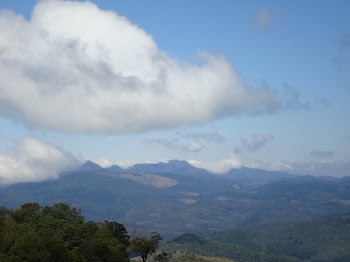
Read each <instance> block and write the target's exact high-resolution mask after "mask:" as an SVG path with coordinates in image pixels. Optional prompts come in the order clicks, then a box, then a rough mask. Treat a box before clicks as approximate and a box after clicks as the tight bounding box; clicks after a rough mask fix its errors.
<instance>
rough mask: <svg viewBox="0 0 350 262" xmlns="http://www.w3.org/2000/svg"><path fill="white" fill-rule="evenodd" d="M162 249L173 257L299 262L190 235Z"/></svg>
mask: <svg viewBox="0 0 350 262" xmlns="http://www.w3.org/2000/svg"><path fill="white" fill-rule="evenodd" d="M160 249H161V250H165V251H166V252H168V253H172V256H174V255H173V254H175V255H179V256H191V255H195V256H197V255H200V256H205V257H223V258H227V259H232V260H235V261H245V262H250V261H252V262H253V261H254V262H259V261H261V262H263V261H270V262H274V261H276V262H284V261H285V262H289V261H290V262H291V261H299V260H298V259H296V258H292V257H287V256H283V255H276V254H271V253H268V252H258V251H255V250H251V249H248V248H244V247H240V246H238V245H234V244H228V243H223V242H219V241H216V240H207V239H204V238H200V237H198V236H196V235H194V234H189V233H187V234H184V235H181V236H179V237H177V238H174V239H173V240H172V241H171V242H169V243H168V244H166V245H164V246H162V247H161V248H160ZM179 253H180V254H179ZM179 261H187V260H186V259H184V260H181V259H179ZM188 261H191V260H188ZM194 261H196V260H194ZM204 261H205V260H204ZM209 261H210V260H209Z"/></svg>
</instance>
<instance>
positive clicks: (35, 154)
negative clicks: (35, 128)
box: [0, 137, 81, 185]
mask: <svg viewBox="0 0 350 262" xmlns="http://www.w3.org/2000/svg"><path fill="white" fill-rule="evenodd" d="M80 164H81V163H80V162H79V161H78V160H77V159H76V158H74V157H73V156H71V155H70V154H68V153H65V152H63V151H62V150H61V149H59V148H58V147H55V146H53V145H50V144H48V143H45V142H42V141H39V140H37V139H35V138H29V137H26V138H23V139H21V140H20V141H19V142H18V143H17V144H16V145H15V147H14V148H12V149H11V150H9V151H8V152H6V153H0V184H2V185H9V184H14V183H19V182H39V181H44V180H47V179H55V178H58V177H59V174H60V173H61V172H62V171H67V170H71V169H72V168H75V167H77V166H79V165H80Z"/></svg>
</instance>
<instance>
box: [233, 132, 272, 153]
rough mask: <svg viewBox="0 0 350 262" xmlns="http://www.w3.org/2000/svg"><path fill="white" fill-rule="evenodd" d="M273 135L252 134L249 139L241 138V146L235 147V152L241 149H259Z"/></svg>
mask: <svg viewBox="0 0 350 262" xmlns="http://www.w3.org/2000/svg"><path fill="white" fill-rule="evenodd" d="M273 138H274V137H273V136H271V135H267V134H259V135H254V136H253V137H252V138H251V139H250V140H247V139H245V138H241V143H242V146H240V147H235V149H234V152H235V153H237V154H238V153H241V152H243V151H250V152H255V151H258V150H260V149H261V148H262V147H263V146H265V145H266V143H267V142H268V141H270V140H272V139H273Z"/></svg>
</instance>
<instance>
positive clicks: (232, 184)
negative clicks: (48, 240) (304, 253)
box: [0, 160, 350, 234]
mask: <svg viewBox="0 0 350 262" xmlns="http://www.w3.org/2000/svg"><path fill="white" fill-rule="evenodd" d="M349 189H350V177H344V178H333V177H313V176H298V175H290V174H288V173H285V172H272V171H266V170H261V169H253V168H247V167H242V168H240V169H231V170H230V171H229V172H227V173H226V174H224V175H216V174H213V173H210V172H208V171H206V170H204V169H200V168H196V167H194V166H192V165H190V164H189V163H187V162H186V161H179V160H172V161H169V162H168V163H158V164H137V165H134V166H132V167H130V168H127V169H123V168H121V167H119V166H112V167H109V168H102V167H101V166H99V165H97V164H96V163H93V162H91V161H87V162H86V163H84V164H83V165H82V166H81V167H80V168H78V169H77V170H73V171H70V172H66V173H64V174H62V175H61V176H60V177H59V178H58V179H56V180H49V181H44V182H35V183H34V182H31V183H18V184H13V185H10V186H7V187H3V188H1V189H0V205H4V206H7V207H12V208H16V207H19V206H20V205H21V204H23V203H26V202H38V203H39V204H41V205H45V204H52V203H57V202H68V203H70V204H72V205H73V206H77V207H79V208H80V209H82V211H83V215H84V216H85V217H86V219H88V220H95V221H103V220H112V221H118V222H120V223H123V224H124V225H126V227H127V228H128V229H130V230H131V229H137V228H144V229H146V230H155V231H158V232H161V233H163V234H173V233H181V232H195V231H208V230H220V229H226V228H230V227H246V226H256V225H266V224H281V223H285V222H291V221H297V220H303V219H309V218H316V217H322V216H327V215H333V214H340V213H344V212H350V190H349Z"/></svg>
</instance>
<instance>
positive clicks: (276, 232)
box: [174, 215, 350, 261]
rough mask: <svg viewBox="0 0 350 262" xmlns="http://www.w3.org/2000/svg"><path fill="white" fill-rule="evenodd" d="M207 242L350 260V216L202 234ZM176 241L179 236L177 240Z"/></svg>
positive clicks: (303, 256) (302, 256)
mask: <svg viewBox="0 0 350 262" xmlns="http://www.w3.org/2000/svg"><path fill="white" fill-rule="evenodd" d="M197 235H198V236H197V237H198V238H200V239H206V240H208V241H219V242H220V243H225V244H233V245H239V246H242V247H245V248H249V249H252V250H256V251H260V252H268V253H274V254H280V255H287V256H293V257H296V258H298V259H303V260H310V261H349V258H350V249H349V247H350V215H339V216H332V217H326V218H318V219H312V220H306V221H300V222H294V223H288V224H282V225H273V226H259V227H254V228H233V229H227V230H223V231H216V232H211V233H199V234H197ZM174 241H175V242H176V238H175V239H174Z"/></svg>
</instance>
